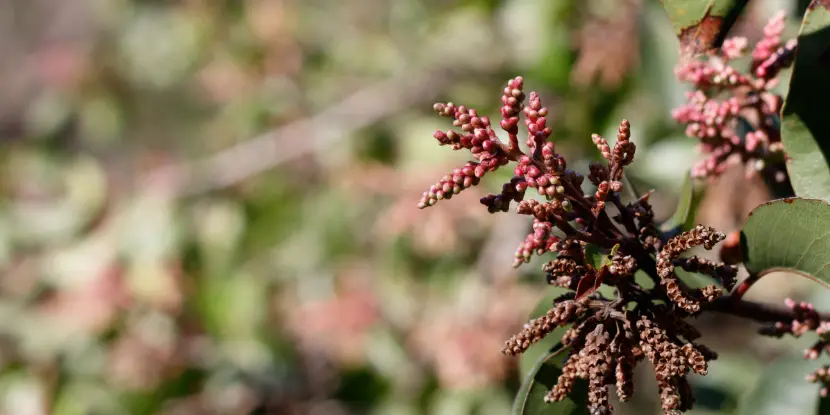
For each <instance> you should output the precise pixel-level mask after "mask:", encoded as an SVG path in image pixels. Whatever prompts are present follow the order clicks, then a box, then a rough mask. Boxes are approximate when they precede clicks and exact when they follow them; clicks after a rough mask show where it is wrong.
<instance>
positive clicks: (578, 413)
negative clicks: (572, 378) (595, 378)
mask: <svg viewBox="0 0 830 415" xmlns="http://www.w3.org/2000/svg"><path fill="white" fill-rule="evenodd" d="M568 350H569V348H567V347H563V346H562V344H557V345H555V346H554V347H553V348H552V349H551V350H550V352H548V353H546V354H544V355H543V356H542V357H540V358H539V359H538V360H537V361H536V364H535V365H534V366H533V368H532V369H531V371H530V373H529V374H528V375H527V377H526V378H525V380H524V382H523V383H522V387H521V389H519V393H518V395H516V400H515V401H514V403H513V415H537V414H550V415H554V414H555V415H582V414H587V413H588V406H587V404H588V383H587V382H586V381H585V380H583V379H577V381H576V383H575V384H574V389H573V391H572V392H571V394H570V395H569V396H568V397H567V398H566V399H565V400H563V401H561V402H553V403H546V402H545V395H546V394H547V393H548V391H550V390H551V388H553V386H554V385H556V382H557V380H558V379H559V375H561V374H562V365H563V364H564V363H565V359H566V358H567V356H568Z"/></svg>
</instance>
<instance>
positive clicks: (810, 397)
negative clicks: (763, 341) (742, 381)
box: [737, 356, 820, 415]
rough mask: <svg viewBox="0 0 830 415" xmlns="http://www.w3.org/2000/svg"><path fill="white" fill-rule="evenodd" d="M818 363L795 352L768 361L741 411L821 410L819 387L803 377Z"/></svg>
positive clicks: (775, 414)
mask: <svg viewBox="0 0 830 415" xmlns="http://www.w3.org/2000/svg"><path fill="white" fill-rule="evenodd" d="M819 364H820V363H819V362H815V361H809V360H805V359H804V358H801V357H798V356H792V357H786V358H782V359H778V360H777V361H775V362H774V363H773V364H771V365H768V366H767V368H766V369H765V370H764V373H762V374H761V376H760V377H759V378H758V383H757V384H756V385H755V387H754V388H753V389H752V390H751V391H750V392H749V393H748V394H746V395H745V396H744V399H743V400H742V401H741V405H740V407H739V409H738V412H737V413H738V415H779V414H800V415H801V414H803V415H810V414H817V413H819V412H817V411H818V409H819V399H820V396H819V387H818V385H816V384H813V383H809V382H807V381H806V380H805V379H804V378H805V377H806V376H807V375H808V374H809V373H810V372H812V371H813V370H815V369H816V368H817V367H818V366H819Z"/></svg>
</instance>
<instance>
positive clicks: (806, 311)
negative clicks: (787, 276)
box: [760, 298, 830, 397]
mask: <svg viewBox="0 0 830 415" xmlns="http://www.w3.org/2000/svg"><path fill="white" fill-rule="evenodd" d="M784 304H785V305H786V306H787V308H789V309H791V310H792V311H793V319H792V320H791V321H780V322H777V323H775V324H772V325H769V326H766V327H763V328H761V330H760V332H761V334H764V335H767V336H773V337H781V336H783V335H785V334H789V335H791V336H793V337H801V336H802V335H804V334H807V333H810V332H815V333H816V335H818V340H816V342H815V343H814V344H813V345H812V346H811V347H809V348H808V349H807V350H805V351H804V358H805V359H808V360H815V359H818V358H819V356H821V353H822V352H825V353H827V354H830V321H827V318H826V316H821V315H820V314H819V313H818V312H817V311H816V309H815V307H813V305H812V304H810V303H806V302H796V301H793V300H792V299H790V298H788V299H786V300H785V301H784ZM807 380H808V381H810V382H813V383H820V384H821V385H822V389H821V396H822V397H827V396H828V395H830V365H824V366H822V367H820V368H819V369H817V370H816V371H815V372H813V373H811V374H809V375H808V376H807Z"/></svg>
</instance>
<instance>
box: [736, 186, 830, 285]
mask: <svg viewBox="0 0 830 415" xmlns="http://www.w3.org/2000/svg"><path fill="white" fill-rule="evenodd" d="M741 252H742V254H743V259H744V265H745V266H746V269H747V271H749V272H750V273H752V274H757V275H759V276H760V275H763V274H765V273H768V272H772V271H788V272H795V273H798V274H802V275H805V276H807V277H810V278H813V279H815V280H817V281H819V282H821V283H823V284H825V285H830V257H828V256H827V253H828V252H830V205H828V204H827V202H825V201H823V200H815V199H800V198H787V199H779V200H773V201H771V202H767V203H764V204H762V205H760V206H758V207H757V208H755V210H753V211H752V212H751V213H750V214H749V218H747V220H746V222H745V223H744V226H743V229H741Z"/></svg>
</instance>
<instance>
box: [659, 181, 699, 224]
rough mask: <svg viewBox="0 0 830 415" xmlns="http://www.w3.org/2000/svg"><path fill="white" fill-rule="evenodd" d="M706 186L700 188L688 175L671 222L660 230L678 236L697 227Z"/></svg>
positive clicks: (668, 221)
mask: <svg viewBox="0 0 830 415" xmlns="http://www.w3.org/2000/svg"><path fill="white" fill-rule="evenodd" d="M704 191H705V186H700V185H699V183H698V182H697V181H695V180H694V179H692V176H691V175H686V179H685V180H684V181H683V188H682V189H681V190H680V200H679V201H678V202H677V208H676V209H675V210H674V214H673V215H672V217H671V218H669V220H667V221H665V222H663V223H662V224H661V225H660V230H661V231H663V232H670V233H672V234H677V233H680V232H683V231H687V230H689V229H691V228H692V227H694V226H695V223H694V221H695V213H696V212H697V208H698V206H699V205H700V201H701V200H703V194H704Z"/></svg>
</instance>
